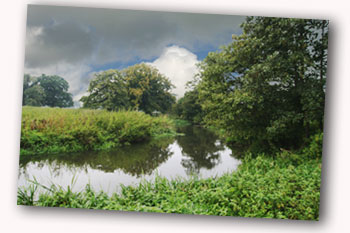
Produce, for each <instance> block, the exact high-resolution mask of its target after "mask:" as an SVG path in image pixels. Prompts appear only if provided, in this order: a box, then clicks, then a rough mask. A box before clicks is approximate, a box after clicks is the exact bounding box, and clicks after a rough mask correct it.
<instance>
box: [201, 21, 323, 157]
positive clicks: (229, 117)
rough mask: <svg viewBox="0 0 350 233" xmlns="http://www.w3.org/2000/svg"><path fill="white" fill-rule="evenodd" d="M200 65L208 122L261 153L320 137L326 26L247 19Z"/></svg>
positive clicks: (300, 22)
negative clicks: (237, 32)
mask: <svg viewBox="0 0 350 233" xmlns="http://www.w3.org/2000/svg"><path fill="white" fill-rule="evenodd" d="M242 28H243V34H242V35H240V36H233V39H234V41H233V42H232V43H231V44H229V45H228V46H225V47H223V48H222V51H220V52H217V53H210V54H209V55H208V57H207V58H205V60H204V61H203V62H202V63H201V65H200V66H201V70H202V72H201V75H200V78H201V81H200V83H199V91H200V98H201V100H202V102H203V105H202V107H203V108H204V110H205V111H206V113H208V114H207V115H206V118H205V120H206V122H207V123H209V124H215V125H216V126H218V127H221V128H224V129H226V131H227V133H228V136H229V138H230V139H231V140H232V141H235V142H246V143H248V144H250V145H254V146H255V147H256V149H259V150H260V149H263V148H264V147H266V148H271V147H276V148H279V147H283V148H297V147H299V146H301V145H302V144H303V143H304V142H305V139H306V138H308V137H309V136H310V134H312V133H315V132H316V131H319V130H322V121H323V109H324V89H325V88H324V84H325V71H326V64H325V62H326V55H327V33H328V22H327V21H317V20H303V19H281V18H268V17H247V19H246V21H245V22H244V23H243V24H242Z"/></svg>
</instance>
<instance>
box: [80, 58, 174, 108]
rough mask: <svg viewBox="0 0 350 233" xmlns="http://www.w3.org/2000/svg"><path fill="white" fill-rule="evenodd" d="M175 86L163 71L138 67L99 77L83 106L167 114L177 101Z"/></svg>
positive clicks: (101, 74) (94, 81) (140, 65)
mask: <svg viewBox="0 0 350 233" xmlns="http://www.w3.org/2000/svg"><path fill="white" fill-rule="evenodd" d="M172 87H173V85H172V84H171V82H170V81H169V79H168V78H166V77H165V76H164V75H162V74H160V73H159V71H158V70H157V69H156V68H154V67H152V66H150V65H146V64H136V65H134V66H130V67H128V68H126V69H123V70H121V71H119V70H116V69H114V70H108V71H104V72H101V73H98V74H96V75H95V78H94V79H93V80H92V81H91V82H90V84H89V88H88V95H87V96H84V97H82V98H81V99H80V101H81V102H83V107H87V108H104V109H108V110H119V109H128V108H132V109H136V110H141V111H144V112H146V113H152V112H154V111H159V112H162V113H164V112H166V111H168V110H169V109H170V107H171V105H172V104H173V103H174V102H175V97H174V96H173V95H172V94H171V93H170V90H171V88H172Z"/></svg>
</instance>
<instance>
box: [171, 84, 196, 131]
mask: <svg viewBox="0 0 350 233" xmlns="http://www.w3.org/2000/svg"><path fill="white" fill-rule="evenodd" d="M174 113H175V114H176V115H177V116H178V117H179V118H182V119H184V120H188V121H190V122H193V123H196V124H200V123H201V121H202V118H203V110H202V107H201V105H200V103H199V96H198V90H197V89H194V90H191V91H187V92H186V93H185V95H184V97H182V98H180V99H179V100H178V101H177V103H176V104H175V105H174Z"/></svg>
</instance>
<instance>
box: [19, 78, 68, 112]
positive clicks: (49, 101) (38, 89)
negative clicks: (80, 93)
mask: <svg viewBox="0 0 350 233" xmlns="http://www.w3.org/2000/svg"><path fill="white" fill-rule="evenodd" d="M68 88H69V84H68V82H67V81H66V80H64V79H63V78H61V77H59V76H56V75H53V76H47V75H45V74H43V75H42V76H40V77H31V76H30V75H27V74H26V75H24V79H23V99H22V104H23V105H29V106H50V107H71V106H73V100H72V95H71V94H70V93H68Z"/></svg>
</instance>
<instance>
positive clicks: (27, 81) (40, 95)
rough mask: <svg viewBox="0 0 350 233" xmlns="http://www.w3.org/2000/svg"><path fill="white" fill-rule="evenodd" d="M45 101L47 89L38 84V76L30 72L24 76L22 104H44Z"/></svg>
mask: <svg viewBox="0 0 350 233" xmlns="http://www.w3.org/2000/svg"><path fill="white" fill-rule="evenodd" d="M44 103H45V91H44V89H43V88H42V87H41V86H39V85H38V81H37V79H36V78H34V77H31V76H30V75H28V74H25V75H24V78H23V96H22V105H30V106H43V105H44Z"/></svg>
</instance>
